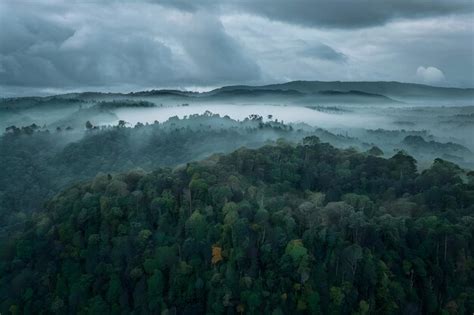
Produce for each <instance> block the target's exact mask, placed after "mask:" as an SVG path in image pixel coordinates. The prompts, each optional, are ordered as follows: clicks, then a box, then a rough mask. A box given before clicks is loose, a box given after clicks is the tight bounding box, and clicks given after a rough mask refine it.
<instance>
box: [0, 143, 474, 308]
mask: <svg viewBox="0 0 474 315" xmlns="http://www.w3.org/2000/svg"><path fill="white" fill-rule="evenodd" d="M473 212H474V174H473V173H472V172H471V173H467V174H466V173H465V172H464V171H463V170H461V169H460V168H459V167H457V166H456V165H454V164H452V163H449V162H446V161H443V160H440V159H438V160H436V161H435V162H434V164H433V165H432V167H431V168H429V169H427V170H425V171H423V172H422V173H421V174H420V173H418V172H417V171H416V161H415V160H414V159H413V158H412V157H410V156H408V155H405V154H403V153H398V154H396V155H395V156H393V157H392V158H390V159H383V158H379V157H375V156H372V155H367V154H361V153H357V152H355V151H353V150H338V149H335V148H334V147H332V146H330V145H329V144H325V143H320V142H319V140H318V138H316V137H310V138H306V139H305V140H304V141H303V143H301V144H299V145H297V146H292V145H289V144H285V143H280V144H279V145H276V146H264V147H263V148H260V149H256V150H251V149H240V150H238V151H235V152H234V153H231V154H229V155H219V156H213V157H211V158H209V159H207V160H204V161H202V162H193V163H189V164H187V165H186V166H183V167H181V168H178V169H175V170H171V169H159V170H157V171H155V172H152V173H148V174H145V173H140V172H129V173H125V174H122V175H107V174H105V175H100V176H97V177H96V178H95V179H94V180H93V181H91V182H87V183H82V184H77V185H76V186H74V187H72V188H71V189H69V190H67V191H65V192H63V193H62V194H60V195H58V196H57V197H55V198H54V199H53V200H51V201H50V202H49V203H48V204H47V211H45V212H40V213H37V214H35V215H34V216H33V217H32V218H31V219H29V221H28V223H27V224H26V226H25V228H24V229H23V230H22V231H18V232H17V233H14V234H12V235H10V236H9V238H8V240H4V241H3V242H1V243H0V244H1V245H0V247H1V251H0V254H1V260H0V261H1V262H2V263H1V265H0V267H1V269H0V272H1V276H0V295H1V296H2V299H1V300H0V303H1V304H0V312H1V313H4V314H7V313H9V312H12V313H13V314H17V313H26V314H28V313H33V314H36V313H45V312H51V313H58V314H67V313H70V314H72V313H79V314H85V313H88V314H106V313H116V314H118V313H124V314H125V313H127V314H130V313H133V314H145V313H150V314H160V313H162V312H164V314H174V313H177V314H203V313H207V314H223V313H227V314H242V313H246V314H297V313H312V314H316V313H320V312H321V313H324V314H420V313H424V314H428V313H430V314H431V313H434V314H472V312H474V270H473V266H474V264H473V252H474V241H473V236H474V235H473V234H474V216H473ZM162 314H163V313H162Z"/></svg>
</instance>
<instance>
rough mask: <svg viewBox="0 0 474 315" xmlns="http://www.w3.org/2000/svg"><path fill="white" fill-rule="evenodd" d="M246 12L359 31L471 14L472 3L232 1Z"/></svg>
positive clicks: (444, 0) (416, 0)
mask: <svg viewBox="0 0 474 315" xmlns="http://www.w3.org/2000/svg"><path fill="white" fill-rule="evenodd" d="M232 5H233V6H235V7H236V8H240V9H241V10H244V11H246V12H248V13H253V14H257V15H263V16H266V17H268V18H269V19H274V20H280V21H284V22H289V23H295V24H300V25H307V26H323V27H335V28H360V27H367V26H373V25H380V24H384V23H386V22H388V21H390V20H392V19H395V18H419V17H427V16H438V15H447V14H452V13H459V12H472V11H473V10H474V2H473V1H472V0H429V1H427V0H384V1H381V0H363V1H354V0H295V1H287V0H260V1H246V0H244V1H232Z"/></svg>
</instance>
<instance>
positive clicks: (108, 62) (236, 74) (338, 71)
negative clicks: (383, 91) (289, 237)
mask: <svg viewBox="0 0 474 315" xmlns="http://www.w3.org/2000/svg"><path fill="white" fill-rule="evenodd" d="M473 9H474V4H473V2H472V1H460V0H454V1H453V0H451V1H448V0H431V1H424V0H411V1H408V0H397V1H395V0H391V1H376V0H367V1H349V0H332V1H329V0H316V1H310V0H296V1H284V0H272V1H270V0H258V1H247V0H244V1H237V0H235V1H231V0H225V1H220V2H216V1H211V0H195V1H190V0H177V1H171V0H161V1H158V0H155V1H153V0H149V1H145V0H144V1H133V2H132V1H104V2H82V1H67V2H66V1H62V0H53V1H41V0H39V1H35V2H32V1H9V0H7V1H2V2H1V3H0V88H1V91H0V95H8V94H12V93H14V92H11V91H14V90H15V89H19V88H24V89H43V90H48V89H49V90H51V89H58V90H84V89H109V90H110V89H114V88H115V89H120V88H127V89H135V90H136V89H142V88H149V87H154V88H160V87H179V88H187V87H214V86H218V85H225V84H264V83H273V82H281V81H287V80H297V79H298V80H299V79H303V80H397V81H409V82H420V83H431V84H442V85H449V86H473V85H474V77H473V74H472V73H473V67H474V64H473V54H474V42H473V41H474V39H473V38H474V34H473V33H474V31H473V28H474V25H473V22H472V21H473V17H474V13H473ZM420 67H423V69H424V70H423V69H421V68H420ZM420 69H421V70H420ZM432 69H436V70H437V71H439V72H437V71H435V72H436V73H437V75H436V78H435V79H433V78H434V77H433V75H432V74H433V70H432ZM439 73H441V74H442V79H439V78H441V76H440V75H439Z"/></svg>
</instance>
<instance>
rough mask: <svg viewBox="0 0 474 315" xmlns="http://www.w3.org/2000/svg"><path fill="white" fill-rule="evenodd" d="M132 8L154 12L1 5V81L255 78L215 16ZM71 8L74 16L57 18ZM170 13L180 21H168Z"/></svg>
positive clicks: (176, 82)
mask: <svg viewBox="0 0 474 315" xmlns="http://www.w3.org/2000/svg"><path fill="white" fill-rule="evenodd" d="M125 5H128V4H125ZM138 6H139V8H140V9H142V10H147V9H152V10H154V11H153V14H152V16H149V17H148V18H149V21H146V20H145V21H141V20H140V18H141V17H142V16H141V14H142V13H141V12H140V13H138V14H133V13H130V12H129V11H128V10H129V9H136V7H130V8H129V7H125V8H122V7H121V6H118V7H110V8H109V7H107V8H104V7H101V6H96V5H91V6H85V5H80V6H74V7H73V8H71V10H68V9H66V10H65V11H60V12H54V13H52V14H51V13H48V12H49V11H48V10H47V9H48V7H42V6H38V7H35V8H36V9H37V10H38V11H34V10H33V11H30V10H23V9H24V8H23V7H21V6H15V5H14V4H13V3H11V5H8V4H3V7H2V18H1V19H0V20H1V25H0V26H1V30H0V42H1V43H2V45H0V84H2V85H14V86H44V87H51V86H53V87H75V86H110V85H120V84H128V85H131V84H135V85H137V86H166V85H170V86H184V85H216V84H221V83H239V82H242V81H255V80H257V79H258V78H259V75H260V73H259V68H258V66H257V65H256V64H255V62H253V61H252V59H251V58H249V57H247V56H245V51H244V50H243V49H242V47H240V46H239V44H238V43H237V42H236V41H235V40H234V39H233V38H231V37H229V36H228V34H227V33H226V31H225V29H224V28H223V26H222V24H221V22H220V21H219V20H218V18H217V17H216V16H212V15H205V14H203V13H200V12H196V13H193V14H191V15H189V14H188V15H184V16H182V15H180V13H179V12H178V13H177V12H166V11H163V10H161V9H160V8H159V7H155V6H150V4H147V3H145V4H139V5H138ZM29 8H31V6H30V7H29ZM72 9H74V10H72ZM109 9H110V11H111V13H107V12H106V10H109ZM69 14H74V15H75V17H73V18H71V19H67V18H66V19H65V18H63V17H64V16H66V15H69ZM168 14H176V17H175V18H174V19H175V20H176V19H183V20H184V22H182V23H176V24H174V23H173V18H172V19H171V21H166V20H165V18H166V17H167V15H168ZM111 18H115V19H113V20H112V19H111ZM82 19H83V20H82ZM121 19H122V20H121ZM154 19H156V22H155V20H154ZM165 41H166V43H165Z"/></svg>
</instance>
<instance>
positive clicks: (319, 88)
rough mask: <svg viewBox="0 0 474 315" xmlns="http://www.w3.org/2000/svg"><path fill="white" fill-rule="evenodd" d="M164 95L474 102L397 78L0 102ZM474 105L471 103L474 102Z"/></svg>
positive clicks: (473, 94) (469, 91)
mask: <svg viewBox="0 0 474 315" xmlns="http://www.w3.org/2000/svg"><path fill="white" fill-rule="evenodd" d="M148 97H164V98H178V99H189V100H192V99H200V100H203V101H204V100H218V99H219V98H223V99H224V98H244V99H246V100H249V99H252V98H265V97H269V98H270V97H275V98H276V97H281V98H282V99H303V98H304V99H306V100H316V101H317V100H326V101H328V100H334V101H350V100H355V101H356V102H357V101H360V102H364V101H369V102H370V101H372V102H376V101H380V102H388V103H397V102H405V101H416V100H418V99H421V100H430V101H437V100H439V101H458V100H462V101H468V102H469V103H470V102H471V101H472V103H473V104H474V88H453V87H436V86H430V85H423V84H415V83H402V82H395V81H373V82H371V81H353V82H351V81H291V82H286V83H279V84H269V85H260V86H252V85H230V86H223V87H220V88H217V89H214V90H211V91H208V92H195V91H184V90H178V89H157V90H148V91H137V92H131V93H103V92H82V93H67V94H60V95H55V96H47V97H35V98H31V97H29V98H28V97H22V98H9V99H6V98H5V99H0V103H5V102H6V101H8V102H11V101H12V100H17V101H18V100H20V99H22V100H27V99H30V102H33V103H34V102H37V101H39V100H40V99H44V100H54V99H65V98H67V99H81V100H94V99H101V98H102V99H103V98H106V99H124V98H148ZM471 105H472V104H471Z"/></svg>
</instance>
